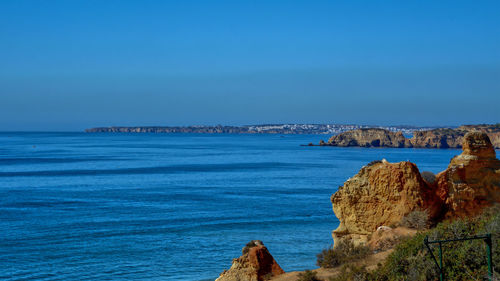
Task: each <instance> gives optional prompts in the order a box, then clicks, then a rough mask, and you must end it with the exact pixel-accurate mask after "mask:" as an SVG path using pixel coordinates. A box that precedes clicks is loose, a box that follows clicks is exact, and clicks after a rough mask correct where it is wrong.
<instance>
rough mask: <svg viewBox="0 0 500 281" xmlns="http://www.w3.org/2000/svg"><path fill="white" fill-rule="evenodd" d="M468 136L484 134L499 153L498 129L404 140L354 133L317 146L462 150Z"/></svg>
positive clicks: (464, 129) (470, 128)
mask: <svg viewBox="0 0 500 281" xmlns="http://www.w3.org/2000/svg"><path fill="white" fill-rule="evenodd" d="M470 132H482V133H486V134H487V135H488V137H489V138H490V141H491V143H492V145H493V147H494V148H498V149H500V125H499V124H497V125H464V126H460V127H458V128H456V129H448V128H440V129H434V130H427V131H415V132H413V137H412V138H410V139H408V138H406V137H405V136H404V135H403V134H402V133H401V132H397V133H395V132H391V131H388V130H385V129H377V128H372V129H358V130H352V131H347V132H344V133H341V134H338V135H335V136H332V137H331V138H330V139H329V140H328V142H326V143H325V142H322V143H320V144H319V145H320V146H342V147H348V146H358V147H393V148H413V147H414V148H462V144H463V142H464V137H465V135H466V134H467V133H470Z"/></svg>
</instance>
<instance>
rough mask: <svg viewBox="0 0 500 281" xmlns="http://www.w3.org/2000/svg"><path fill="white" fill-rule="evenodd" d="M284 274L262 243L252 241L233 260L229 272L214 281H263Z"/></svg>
mask: <svg viewBox="0 0 500 281" xmlns="http://www.w3.org/2000/svg"><path fill="white" fill-rule="evenodd" d="M283 273H285V271H283V269H282V268H281V267H280V266H279V264H278V263H277V262H276V260H274V258H273V256H272V255H271V254H270V253H269V251H268V250H267V248H266V247H265V246H264V244H263V243H262V241H259V240H253V241H251V242H250V243H248V244H247V246H245V247H244V248H243V250H242V256H241V257H239V258H237V259H233V264H232V265H231V268H230V269H229V270H225V271H224V272H222V273H221V275H220V276H219V278H217V279H216V281H264V280H267V279H268V278H271V277H274V276H278V275H281V274H283Z"/></svg>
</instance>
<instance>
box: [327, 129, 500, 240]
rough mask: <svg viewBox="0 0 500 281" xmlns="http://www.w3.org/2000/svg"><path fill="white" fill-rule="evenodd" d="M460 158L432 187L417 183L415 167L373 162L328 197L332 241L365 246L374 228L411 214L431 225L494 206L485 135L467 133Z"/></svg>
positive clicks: (495, 180)
mask: <svg viewBox="0 0 500 281" xmlns="http://www.w3.org/2000/svg"><path fill="white" fill-rule="evenodd" d="M462 146H463V152H462V154H460V155H458V156H456V157H454V158H453V159H452V160H451V162H450V165H449V167H448V169H446V170H445V171H443V172H441V173H439V174H438V175H437V176H436V179H435V181H429V182H428V181H426V180H424V178H422V176H421V174H420V171H419V170H418V168H417V167H416V165H415V164H413V163H410V162H400V163H388V162H387V161H384V160H383V161H374V162H372V163H370V164H368V165H367V166H365V167H363V168H362V169H361V170H360V171H359V173H358V174H357V175H355V176H354V177H352V178H350V179H348V180H347V181H346V182H345V183H344V185H343V186H341V187H339V189H338V191H337V192H336V193H335V194H333V195H332V197H331V201H332V205H333V211H334V213H335V215H336V216H337V218H338V219H339V220H340V225H339V227H338V228H337V229H336V230H334V231H333V238H334V240H335V241H338V240H339V239H351V240H353V241H354V242H355V243H366V242H367V241H368V237H369V236H370V235H371V234H372V233H374V232H375V231H376V229H377V228H379V227H380V226H388V225H391V224H395V223H398V222H399V221H401V219H402V218H403V217H405V216H406V215H408V214H409V213H410V212H411V211H413V210H426V211H427V212H428V214H429V216H430V218H431V220H434V221H439V220H441V219H443V218H453V217H460V216H469V215H474V214H477V213H478V212H480V211H481V210H482V209H483V208H484V207H485V206H489V205H491V204H493V203H495V202H500V161H499V160H498V159H496V155H495V150H494V149H493V147H492V145H491V142H490V140H489V138H488V135H487V134H486V133H480V132H474V133H468V134H466V135H465V137H464V138H463V144H462Z"/></svg>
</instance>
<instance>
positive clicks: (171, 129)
mask: <svg viewBox="0 0 500 281" xmlns="http://www.w3.org/2000/svg"><path fill="white" fill-rule="evenodd" d="M364 128H380V129H385V130H388V131H391V132H402V133H403V134H412V133H413V132H414V131H425V130H431V129H435V128H438V127H416V126H404V125H400V126H370V125H349V124H263V125H243V126H223V125H217V126H132V127H114V126H113V127H97V128H90V129H86V130H85V132H87V133H207V134H224V133H227V134H339V133H343V132H347V131H351V130H356V129H364Z"/></svg>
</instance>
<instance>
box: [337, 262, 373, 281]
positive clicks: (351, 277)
mask: <svg viewBox="0 0 500 281" xmlns="http://www.w3.org/2000/svg"><path fill="white" fill-rule="evenodd" d="M374 278H375V277H374V276H372V274H371V273H370V272H368V271H367V270H366V268H365V267H362V266H360V267H357V266H354V265H348V266H343V267H342V269H341V271H340V274H339V275H337V276H336V277H330V279H328V280H329V281H370V280H374Z"/></svg>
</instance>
